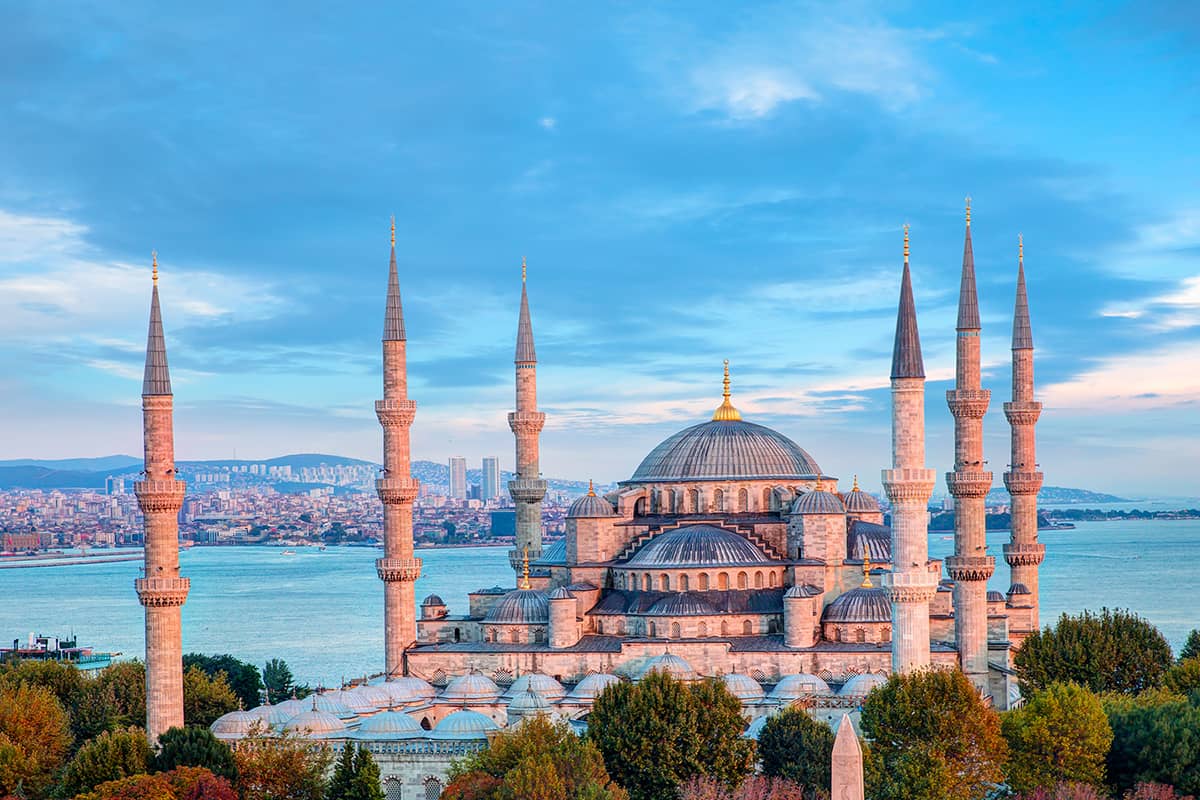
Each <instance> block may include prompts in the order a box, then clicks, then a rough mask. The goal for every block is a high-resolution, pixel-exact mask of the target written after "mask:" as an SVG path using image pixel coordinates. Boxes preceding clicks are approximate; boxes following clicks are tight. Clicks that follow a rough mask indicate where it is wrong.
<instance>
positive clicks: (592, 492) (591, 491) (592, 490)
mask: <svg viewBox="0 0 1200 800" xmlns="http://www.w3.org/2000/svg"><path fill="white" fill-rule="evenodd" d="M595 496H596V487H595V486H593V485H592V479H591V478H588V497H595Z"/></svg>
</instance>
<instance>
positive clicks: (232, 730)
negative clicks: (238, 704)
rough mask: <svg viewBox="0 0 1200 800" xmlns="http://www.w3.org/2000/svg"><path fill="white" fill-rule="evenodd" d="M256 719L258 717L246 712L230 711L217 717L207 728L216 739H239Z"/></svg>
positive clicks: (248, 730)
mask: <svg viewBox="0 0 1200 800" xmlns="http://www.w3.org/2000/svg"><path fill="white" fill-rule="evenodd" d="M257 721H258V718H257V717H256V716H254V715H251V714H249V713H248V712H245V711H230V712H229V713H228V714H225V715H223V716H220V717H217V718H216V719H215V720H214V721H213V724H212V725H209V726H208V729H209V730H210V731H212V734H213V736H215V737H217V738H218V739H241V738H242V737H243V736H245V735H246V734H247V733H249V732H250V726H251V725H253V724H254V723H255V722H257Z"/></svg>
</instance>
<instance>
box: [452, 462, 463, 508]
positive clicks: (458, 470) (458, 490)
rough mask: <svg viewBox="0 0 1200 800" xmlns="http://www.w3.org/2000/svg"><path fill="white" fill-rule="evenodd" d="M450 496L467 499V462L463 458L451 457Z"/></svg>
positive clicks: (456, 498)
mask: <svg viewBox="0 0 1200 800" xmlns="http://www.w3.org/2000/svg"><path fill="white" fill-rule="evenodd" d="M450 496H451V497H453V498H454V499H455V500H466V499H467V460H466V459H465V458H463V457H462V456H451V457H450Z"/></svg>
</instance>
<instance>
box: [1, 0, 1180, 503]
mask: <svg viewBox="0 0 1200 800" xmlns="http://www.w3.org/2000/svg"><path fill="white" fill-rule="evenodd" d="M343 5H344V4H343ZM1197 9H1198V7H1197V6H1196V5H1195V4H1192V3H1187V2H1177V3H1131V4H1128V5H1105V4H1096V3H1073V4H1065V5H1063V6H1061V7H1060V8H1058V9H1057V10H1056V9H1054V8H1053V7H1050V6H1047V5H1046V4H1044V3H1038V4H1033V3H1028V4H1026V3H1011V4H1003V7H1000V6H997V5H996V4H992V5H991V6H988V7H987V8H986V9H985V10H983V11H979V12H977V13H972V9H970V8H968V7H967V6H963V5H962V4H959V3H929V4H924V3H914V4H896V3H888V4H873V3H867V2H864V3H839V4H829V5H819V4H805V3H787V4H778V5H775V4H744V5H736V7H735V4H728V3H675V4H653V5H651V4H603V3H595V4H536V3H520V2H509V3H503V4H478V3H473V4H410V7H407V8H400V7H395V6H390V7H387V8H384V7H378V8H373V7H367V6H366V5H365V4H364V5H361V6H349V7H345V8H336V9H335V8H334V7H333V6H330V5H329V4H309V5H300V4H297V5H293V6H289V10H288V11H287V13H286V14H281V13H279V11H278V10H277V7H265V6H263V7H255V6H254V5H253V4H244V3H240V4H217V5H213V6H212V7H209V6H195V5H192V6H177V7H174V8H167V7H164V6H162V5H161V4H149V3H145V4H143V3H136V2H129V3H121V4H111V3H110V4H97V5H88V4H77V5H72V6H70V7H69V8H67V7H62V6H55V5H47V4H26V5H25V6H24V7H10V8H8V9H7V10H6V11H5V25H4V26H2V27H0V108H2V109H3V113H2V114H0V363H2V364H3V365H4V368H3V370H0V418H2V419H3V420H4V427H5V431H4V435H3V436H2V437H0V457H25V456H41V457H67V456H83V455H101V454H108V453H112V452H126V453H137V452H139V450H140V444H141V442H140V419H139V412H138V406H139V402H140V401H139V386H140V375H141V362H142V353H143V349H144V341H145V327H146V314H147V304H148V293H149V257H150V251H151V249H154V248H157V250H158V251H159V256H160V265H161V269H162V280H161V290H162V294H163V313H164V317H165V320H166V328H167V340H168V348H169V353H170V360H171V367H172V375H173V378H174V381H175V391H176V403H177V413H176V431H177V450H178V454H179V456H180V457H181V458H204V457H229V456H232V455H234V453H235V452H236V454H237V455H238V456H239V457H252V458H257V457H269V456H273V455H278V454H281V453H285V452H304V451H325V452H336V453H341V454H345V455H352V456H360V457H366V458H377V457H378V453H379V451H380V447H381V444H380V439H381V436H380V432H379V428H378V425H377V423H376V422H375V420H374V418H373V414H372V406H371V401H372V400H374V399H375V398H377V397H378V396H379V395H380V392H381V389H380V378H379V343H378V340H379V336H380V330H381V326H382V318H383V299H384V298H383V292H384V288H385V283H386V268H387V245H388V217H389V215H391V214H395V215H396V219H397V239H398V257H399V260H400V263H401V285H402V290H403V293H404V303H405V314H406V321H407V327H408V334H409V353H410V372H411V379H412V394H413V396H414V397H415V398H416V399H417V401H418V403H419V411H418V416H417V421H416V424H415V426H414V428H413V441H414V451H415V453H414V454H415V456H416V457H418V458H421V457H424V458H431V459H435V460H441V459H443V458H445V457H447V456H450V455H465V456H467V457H469V458H470V459H471V460H472V461H476V460H478V458H479V457H481V456H483V455H490V454H498V455H500V456H501V458H502V463H509V464H510V463H511V460H512V437H511V434H510V433H509V432H508V429H507V426H506V424H505V417H504V415H505V413H506V411H508V410H509V408H510V407H511V404H512V376H513V372H512V350H513V338H514V334H515V329H516V317H517V304H518V299H519V292H520V285H519V280H520V278H519V274H520V267H519V265H520V260H521V256H522V255H525V256H527V257H528V259H529V270H530V273H529V274H530V278H529V291H530V298H531V302H532V309H533V322H534V330H535V334H536V337H537V345H538V355H539V358H540V359H541V364H540V368H539V378H540V390H541V398H540V399H541V402H542V406H543V409H544V410H545V411H546V412H547V413H548V414H549V422H548V424H547V427H546V430H545V432H544V434H543V445H542V447H543V461H542V464H543V470H544V471H545V472H546V473H547V474H550V475H561V476H569V477H586V476H594V477H596V478H597V479H600V480H615V479H620V478H623V477H626V476H627V475H628V474H629V473H631V472H632V470H633V469H634V467H635V466H636V465H637V462H638V461H639V460H640V458H641V457H642V456H643V455H644V454H645V453H646V452H647V451H648V450H649V449H650V448H651V447H652V446H653V445H654V444H655V443H656V442H657V441H658V440H660V439H661V438H663V437H665V436H666V435H668V434H669V433H671V432H673V431H674V430H677V429H679V428H681V427H683V426H685V425H687V424H692V423H694V422H697V421H701V420H703V419H705V418H707V416H708V415H709V414H710V413H711V409H712V408H713V407H715V406H716V405H717V404H718V402H719V400H720V376H721V361H722V359H724V358H728V359H730V361H731V366H732V371H733V376H734V399H735V403H736V404H737V405H738V406H739V407H740V408H741V409H742V410H743V413H744V415H745V416H746V418H748V419H752V420H754V421H758V422H762V423H765V424H769V425H771V426H773V427H777V428H779V429H780V430H782V431H784V432H785V433H787V434H788V435H790V436H792V438H794V439H796V440H797V441H798V442H799V443H800V444H801V445H802V446H804V447H805V448H806V449H808V450H809V451H810V452H811V453H812V454H813V456H814V457H815V458H816V459H817V461H818V462H819V463H820V464H821V465H822V467H823V468H824V469H825V470H826V471H828V472H830V473H832V474H835V475H838V476H840V477H842V478H843V479H846V480H848V479H849V477H850V476H851V475H852V474H853V473H859V474H860V475H861V476H862V481H863V483H864V484H865V485H866V486H868V487H870V488H877V487H878V484H879V479H878V475H879V469H880V468H882V467H884V466H886V465H887V463H888V461H889V451H888V449H889V446H890V445H889V416H888V414H889V404H888V393H887V388H886V387H887V377H888V367H889V358H890V351H891V340H892V334H893V330H894V319H895V303H896V297H897V294H898V282H899V267H900V238H901V234H900V230H901V225H902V224H903V223H904V222H906V221H907V222H909V223H911V224H912V238H913V269H914V276H915V286H916V296H917V306H918V314H919V318H920V324H921V334H922V339H923V342H924V345H925V358H926V367H927V371H928V373H929V375H930V378H931V380H930V383H929V391H928V417H929V456H928V461H929V465H930V466H932V467H934V468H937V469H939V470H945V469H947V468H949V466H950V462H951V460H952V444H951V440H950V436H951V424H950V423H951V420H950V416H949V412H948V411H947V410H946V406H945V402H944V394H943V393H944V390H945V389H947V388H949V382H948V379H949V378H950V377H951V376H952V369H953V343H954V333H953V327H954V304H955V302H956V299H957V286H958V273H959V270H960V266H961V256H962V235H963V208H962V206H963V197H964V196H965V195H968V194H969V195H971V196H972V197H973V208H974V215H973V228H972V230H973V235H974V241H975V258H976V264H977V268H978V273H979V286H980V295H981V296H980V304H981V309H982V314H983V325H984V334H983V336H984V338H983V348H984V359H985V375H986V377H985V380H986V383H987V385H988V386H989V387H990V388H991V389H992V390H993V402H992V409H991V411H990V412H989V414H988V417H987V418H986V420H985V429H986V436H987V438H986V445H985V446H986V451H987V455H988V457H989V458H990V461H991V465H992V469H993V470H994V471H995V472H996V473H997V477H998V476H999V473H1001V472H1003V470H1004V469H1005V465H1006V464H1007V449H1008V427H1007V424H1006V423H1005V422H1004V418H1003V414H1002V410H1001V403H1002V402H1003V400H1004V399H1006V398H1007V395H1008V393H1009V367H1008V364H1009V357H1010V356H1009V349H1008V348H1009V334H1010V326H1011V314H1012V303H1013V292H1014V280H1015V273H1016V240H1017V234H1018V232H1023V233H1024V235H1025V243H1026V267H1027V270H1028V276H1029V288H1030V297H1031V305H1032V310H1033V325H1034V335H1035V339H1036V342H1037V346H1038V361H1037V369H1038V383H1039V392H1040V395H1041V397H1042V399H1043V400H1044V401H1045V403H1046V405H1047V408H1046V412H1045V413H1044V415H1043V418H1042V423H1041V425H1040V426H1039V431H1038V432H1039V439H1040V450H1039V456H1040V460H1041V463H1042V466H1043V469H1044V470H1045V472H1046V474H1047V482H1048V483H1051V484H1056V485H1071V486H1084V487H1089V488H1096V489H1106V490H1111V491H1116V492H1118V493H1122V494H1126V495H1131V494H1197V492H1196V491H1195V485H1194V474H1195V469H1194V463H1195V461H1196V458H1197V456H1200V407H1198V403H1197V399H1198V398H1200V370H1197V369H1196V366H1195V365H1196V364H1198V363H1200V149H1198V148H1197V147H1196V141H1197V140H1198V139H1200V135H1198V134H1200V78H1198V76H1200V55H1198V53H1200V10H1197Z"/></svg>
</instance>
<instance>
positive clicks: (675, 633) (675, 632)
mask: <svg viewBox="0 0 1200 800" xmlns="http://www.w3.org/2000/svg"><path fill="white" fill-rule="evenodd" d="M671 638H672V639H678V638H679V623H678V622H672V623H671Z"/></svg>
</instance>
